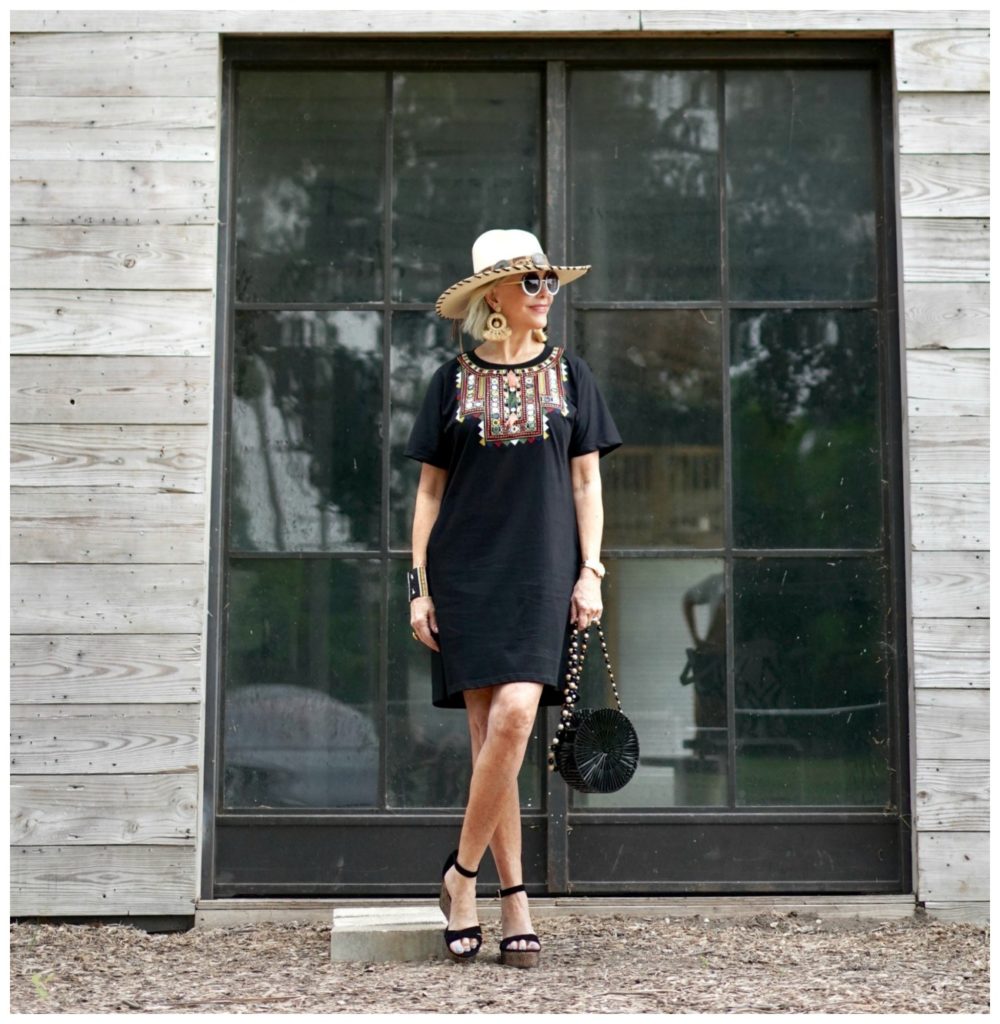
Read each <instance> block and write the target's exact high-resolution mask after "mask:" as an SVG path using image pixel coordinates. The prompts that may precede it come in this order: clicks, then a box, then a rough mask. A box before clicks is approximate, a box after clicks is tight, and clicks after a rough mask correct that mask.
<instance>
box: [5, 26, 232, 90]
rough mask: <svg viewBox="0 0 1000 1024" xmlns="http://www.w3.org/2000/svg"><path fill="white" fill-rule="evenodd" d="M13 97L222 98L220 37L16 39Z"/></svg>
mask: <svg viewBox="0 0 1000 1024" xmlns="http://www.w3.org/2000/svg"><path fill="white" fill-rule="evenodd" d="M10 87H11V88H10V93H11V96H158V97H163V96H216V95H217V93H218V90H219V36H218V35H217V34H216V33H214V32H190V31H183V32H157V33H133V32H127V31H122V29H121V27H120V26H116V27H115V29H113V30H111V31H106V32H100V33H95V34H91V33H86V34H82V33H77V32H67V33H46V34H40V33H39V34H35V33H30V34H20V33H13V34H12V35H11V36H10Z"/></svg>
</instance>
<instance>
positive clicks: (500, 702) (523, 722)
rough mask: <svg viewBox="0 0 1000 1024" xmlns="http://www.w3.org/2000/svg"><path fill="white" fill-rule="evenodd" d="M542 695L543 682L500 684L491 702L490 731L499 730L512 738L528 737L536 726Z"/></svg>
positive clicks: (488, 728)
mask: <svg viewBox="0 0 1000 1024" xmlns="http://www.w3.org/2000/svg"><path fill="white" fill-rule="evenodd" d="M541 695H542V684H541V683H529V682H524V683H505V684H504V685H502V686H498V687H497V693H496V694H495V696H494V698H493V701H492V703H491V704H490V714H489V721H488V723H487V730H488V732H489V733H493V732H498V733H501V734H503V735H505V736H507V737H509V738H510V739H518V740H521V739H526V738H527V737H528V736H529V735H530V734H531V730H532V728H533V727H534V724H535V717H536V715H537V714H538V701H539V699H540V697H541Z"/></svg>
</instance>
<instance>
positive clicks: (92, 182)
mask: <svg viewBox="0 0 1000 1024" xmlns="http://www.w3.org/2000/svg"><path fill="white" fill-rule="evenodd" d="M212 135H213V138H212V140H211V143H210V146H214V144H215V139H214V135H215V132H214V129H213V132H212ZM218 172H219V169H218V166H217V165H216V164H214V163H204V164H198V163H192V162H191V161H190V159H187V160H185V161H183V162H180V161H178V162H174V163H170V162H168V161H163V162H162V163H153V162H150V161H149V160H148V159H147V160H146V162H140V161H139V159H138V158H129V157H125V158H123V159H122V160H120V161H118V160H108V161H106V162H104V163H101V162H100V161H97V160H94V159H91V158H90V157H81V158H79V159H76V160H57V159H55V158H46V159H42V160H37V159H32V160H16V161H13V162H12V163H11V179H10V206H11V223H13V224H103V225H113V224H125V225H128V226H129V227H134V226H136V225H139V224H210V225H214V224H215V223H216V181H215V179H216V178H217V176H218Z"/></svg>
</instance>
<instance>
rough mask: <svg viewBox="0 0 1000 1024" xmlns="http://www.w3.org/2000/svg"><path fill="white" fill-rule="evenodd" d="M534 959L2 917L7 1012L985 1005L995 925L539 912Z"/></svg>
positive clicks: (310, 932) (296, 927)
mask: <svg viewBox="0 0 1000 1024" xmlns="http://www.w3.org/2000/svg"><path fill="white" fill-rule="evenodd" d="M535 926H536V931H538V932H539V933H540V935H541V937H542V944H543V949H542V966H541V967H539V968H538V969H536V970H515V969H512V968H506V967H500V966H499V965H498V964H497V963H496V943H497V939H498V937H499V932H498V930H497V927H496V925H495V924H494V923H491V922H489V921H487V922H485V924H484V940H485V943H484V950H483V952H482V953H480V955H479V957H478V958H477V959H476V960H475V961H473V962H472V963H470V964H456V963H453V962H452V961H450V960H440V961H428V962H426V963H367V964H366V963H351V964H339V963H331V961H330V956H329V951H330V928H329V926H326V925H313V924H253V925H242V926H239V927H231V928H192V929H190V930H189V931H187V932H167V933H147V932H145V931H142V930H140V929H137V928H135V927H133V926H130V925H115V924H103V923H102V924H59V923H39V922H36V921H21V922H12V924H11V933H10V934H11V942H10V944H11V959H10V977H11V1003H10V1008H11V1011H12V1012H14V1013H305V1012H319V1013H565V1012H573V1013H644V1012H645V1013H824V1012H826V1013H987V1012H988V1011H989V929H988V927H983V926H981V925H976V924H968V923H956V922H946V921H939V920H934V919H931V918H927V917H926V916H923V915H917V916H915V917H913V918H909V919H906V920H903V921H891V922H881V921H870V920H864V919H860V918H848V919H830V920H821V919H818V918H816V917H815V916H811V915H810V916H804V915H797V914H795V913H787V914H778V913H770V914H760V915H758V916H756V917H754V918H749V919H747V918H744V919H726V920H722V919H713V920H705V919H704V918H700V917H695V918H692V917H683V918H673V919H670V918H664V917H649V918H636V917H631V916H623V915H618V916H614V917H594V916H589V917H588V916H581V915H572V916H566V917H552V918H542V917H540V916H539V917H537V918H536V920H535Z"/></svg>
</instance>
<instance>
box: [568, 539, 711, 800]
mask: <svg viewBox="0 0 1000 1024" xmlns="http://www.w3.org/2000/svg"><path fill="white" fill-rule="evenodd" d="M605 564H606V565H607V567H608V575H607V577H606V578H605V581H604V585H603V587H602V590H603V597H604V614H603V615H602V616H601V626H602V627H603V629H604V636H605V639H606V640H607V642H608V654H609V656H610V659H611V669H612V671H613V672H614V674H615V682H616V684H617V686H618V692H619V694H620V695H621V701H622V710H623V711H624V712H625V714H627V715H628V716H629V718H630V719H631V721H632V723H633V725H635V727H636V731H637V732H638V734H639V770H638V771H637V772H636V774H635V776H634V777H633V779H632V781H631V782H629V784H628V785H627V786H626V787H625V788H624V789H622V790H620V791H619V792H617V793H607V794H599V793H588V794H582V793H576V792H573V794H572V799H573V806H574V807H576V808H582V807H593V808H603V807H695V806H706V805H711V806H718V805H720V804H725V803H726V780H727V763H728V762H727V755H726V749H727V732H726V688H725V678H726V601H725V594H724V587H723V575H722V562H721V560H719V559H709V558H703V559H702V558H698V559H688V558H685V559H673V558H670V559H638V558H632V559H606V560H605ZM590 638H591V639H590V643H589V645H588V648H587V660H586V663H585V667H584V673H583V683H582V685H581V690H580V692H581V697H580V706H581V707H597V706H602V707H614V706H615V705H614V703H613V701H614V698H613V697H612V694H611V688H610V685H609V683H608V678H607V669H606V668H605V666H604V662H603V658H602V656H601V645H600V637H599V635H598V633H597V630H596V629H591V631H590Z"/></svg>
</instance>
